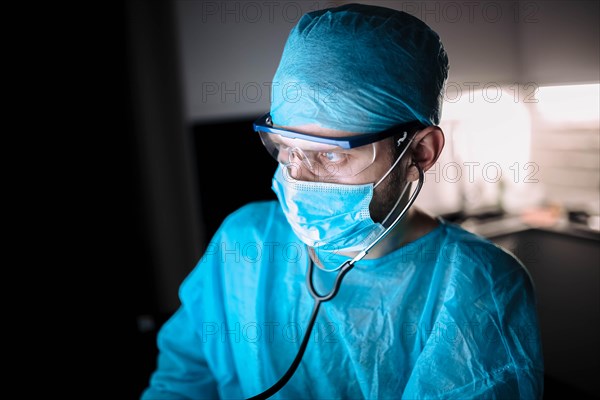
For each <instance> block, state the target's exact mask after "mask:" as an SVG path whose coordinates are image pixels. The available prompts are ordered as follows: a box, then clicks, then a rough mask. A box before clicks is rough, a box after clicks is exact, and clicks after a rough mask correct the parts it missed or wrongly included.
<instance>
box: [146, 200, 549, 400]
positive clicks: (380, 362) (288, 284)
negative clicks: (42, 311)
mask: <svg viewBox="0 0 600 400" xmlns="http://www.w3.org/2000/svg"><path fill="white" fill-rule="evenodd" d="M321 257H323V258H325V256H323V255H321ZM327 257H328V258H330V259H329V260H327V261H331V262H333V263H336V262H338V261H339V262H341V261H343V260H344V259H345V258H344V257H343V256H341V255H337V254H329V255H327ZM307 260H308V258H307V252H306V248H305V246H304V245H303V244H302V243H301V242H300V241H299V240H298V239H297V238H296V237H295V236H294V234H293V232H292V230H291V229H290V227H289V225H288V223H287V221H286V219H285V217H284V215H283V213H282V212H281V210H280V206H279V204H278V203H276V202H274V201H270V202H257V203H251V204H249V205H247V206H244V207H242V208H240V209H239V210H237V211H236V212H234V213H232V214H231V215H230V216H229V217H228V218H227V219H226V220H225V221H224V222H223V224H222V225H221V227H220V228H219V230H218V231H217V233H216V234H215V235H214V237H213V238H212V240H211V242H210V244H209V245H208V247H207V249H206V251H205V254H204V256H203V257H202V259H201V260H200V261H199V263H198V264H197V266H196V267H195V269H194V270H193V271H192V272H191V273H190V275H189V276H188V277H187V278H186V279H185V281H184V282H183V284H182V285H181V288H180V299H181V307H180V308H179V310H178V311H177V312H176V313H175V314H174V315H173V316H172V317H171V318H170V319H169V320H168V321H167V322H166V323H165V324H164V325H163V326H162V328H161V330H160V332H159V334H158V339H157V340H158V348H159V351H160V353H159V356H158V364H157V368H156V370H155V372H154V373H153V375H152V376H151V378H150V385H149V386H148V388H147V389H146V390H145V391H144V393H143V394H142V399H144V400H149V399H201V398H211V399H216V398H224V399H242V398H247V397H251V396H253V395H256V394H258V393H260V392H262V391H264V390H265V389H267V388H268V387H270V386H271V385H272V384H273V383H275V382H276V381H277V379H279V378H280V377H281V376H282V375H283V373H284V372H285V371H286V370H287V369H288V367H289V365H290V363H291V362H292V360H293V359H294V356H295V355H296V352H297V350H298V347H299V345H300V342H301V339H302V335H303V333H304V329H305V327H306V324H307V322H308V320H309V317H310V313H311V310H312V307H313V303H314V301H313V299H312V297H311V296H310V295H309V292H308V291H307V288H306V284H305V276H306V269H307V262H308V261H307ZM317 271H318V273H315V283H316V286H317V289H320V290H321V291H325V290H326V289H327V288H328V287H330V285H331V283H332V279H333V276H334V275H335V274H334V273H326V272H322V271H320V270H317ZM542 391H543V362H542V351H541V343H540V334H539V326H538V320H537V315H536V305H535V295H534V290H533V286H532V282H531V280H530V277H529V275H528V273H527V271H526V270H525V268H524V267H523V265H522V264H521V263H520V262H519V261H517V259H516V258H515V257H514V256H513V255H511V254H510V253H508V252H506V251H504V250H502V249H501V248H499V247H497V246H495V245H494V244H492V243H490V242H489V241H487V240H485V239H483V238H480V237H478V236H475V235H473V234H471V233H469V232H467V231H465V230H463V229H462V228H460V227H458V226H456V225H453V224H450V223H448V222H446V221H444V220H442V219H440V224H439V225H438V227H436V228H435V229H434V230H432V231H430V232H429V233H427V234H426V235H424V236H422V237H420V238H419V239H417V240H416V241H414V242H411V243H409V244H407V245H405V246H403V247H401V248H399V249H397V250H395V251H393V252H392V253H390V254H387V255H385V256H384V257H381V258H378V259H368V260H362V261H360V262H358V263H357V264H356V266H355V267H354V269H352V270H351V271H350V272H349V273H348V274H347V275H346V277H345V278H344V281H343V283H342V286H341V289H340V291H339V293H338V295H337V297H336V298H334V299H333V300H332V301H330V302H328V303H324V304H323V305H322V306H321V310H320V311H319V315H318V318H317V321H316V323H315V327H314V329H313V332H312V333H311V338H310V341H309V343H308V347H307V349H306V354H305V355H304V358H303V360H302V362H301V364H300V366H299V368H298V370H297V371H296V373H295V374H294V376H293V377H292V378H291V380H290V381H289V382H288V383H287V385H285V387H283V389H281V391H280V392H278V393H277V394H276V395H274V396H273V398H279V399H400V398H402V399H441V398H443V399H470V398H486V399H487V398H490V399H491V398H494V399H536V398H541V397H542Z"/></svg>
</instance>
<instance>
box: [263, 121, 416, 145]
mask: <svg viewBox="0 0 600 400" xmlns="http://www.w3.org/2000/svg"><path fill="white" fill-rule="evenodd" d="M253 126H254V130H255V131H256V132H266V133H272V134H276V135H281V136H283V137H286V138H290V139H302V140H308V141H311V142H316V143H323V144H329V145H334V146H339V147H341V148H342V149H354V148H356V147H360V146H364V145H367V144H371V143H375V142H378V141H380V140H383V139H386V138H388V137H391V136H394V135H400V134H406V135H407V136H408V135H409V134H412V133H413V132H415V131H417V130H420V129H423V128H424V127H425V125H423V124H422V123H421V122H419V121H410V122H407V123H404V124H399V125H395V126H392V127H391V128H389V129H386V130H384V131H381V132H374V133H362V134H359V135H356V136H344V137H339V138H332V137H325V136H318V135H309V134H307V133H300V132H295V131H290V130H287V129H282V128H274V127H273V121H272V119H271V114H270V113H266V114H265V115H263V116H262V117H260V118H258V119H257V120H256V121H254V124H253ZM405 138H406V136H405ZM403 139H404V138H403Z"/></svg>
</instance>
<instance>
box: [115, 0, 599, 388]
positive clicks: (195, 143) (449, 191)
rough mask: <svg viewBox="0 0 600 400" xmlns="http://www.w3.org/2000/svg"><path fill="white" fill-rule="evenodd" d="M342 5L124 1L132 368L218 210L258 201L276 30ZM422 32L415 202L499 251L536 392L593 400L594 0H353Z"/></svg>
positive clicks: (146, 368) (262, 190) (277, 51)
mask: <svg viewBox="0 0 600 400" xmlns="http://www.w3.org/2000/svg"><path fill="white" fill-rule="evenodd" d="M344 3H347V2H343V1H323V2H321V1H276V2H266V1H265V2H262V1H257V2H254V1H234V0H227V1H194V0H171V1H162V2H149V1H142V0H126V1H124V2H123V10H122V12H123V18H122V19H121V20H120V21H121V22H120V23H121V24H122V26H120V30H119V32H121V33H122V36H123V42H124V44H125V46H126V51H125V55H126V59H125V60H123V81H124V84H125V86H126V90H127V95H128V107H129V108H128V112H129V115H130V119H129V121H128V122H129V123H128V124H127V126H128V128H129V129H128V134H129V137H127V138H125V141H126V142H127V143H130V144H131V159H132V165H133V172H132V173H133V176H135V178H136V179H135V182H134V185H133V186H134V187H133V188H132V191H133V193H134V197H133V199H132V206H131V208H132V215H133V218H134V222H135V224H136V228H137V229H136V230H135V238H132V239H133V240H132V242H131V245H132V247H133V249H132V250H133V251H134V253H135V254H138V258H137V259H136V260H135V261H134V262H133V263H132V264H133V265H127V268H125V270H126V272H125V273H126V274H130V277H131V278H132V279H131V281H134V282H136V283H137V286H136V287H132V288H131V298H130V299H128V301H131V302H132V306H131V321H130V324H129V325H128V327H127V329H128V331H127V332H128V334H131V336H132V337H133V338H134V339H135V340H134V349H135V352H134V354H135V357H136V359H137V365H139V370H137V371H135V373H134V374H133V376H132V378H131V380H132V381H131V387H130V388H129V390H130V392H129V394H131V396H132V397H134V398H135V397H136V396H137V395H138V394H139V392H140V391H141V390H142V388H143V387H144V386H145V384H146V383H147V380H148V377H149V374H150V372H151V371H152V370H153V368H154V362H155V356H156V348H155V335H156V332H157V330H158V329H159V328H160V326H161V325H162V323H163V322H164V321H165V320H166V318H168V316H169V315H170V314H171V313H172V312H173V311H174V310H175V309H176V308H177V306H178V304H179V300H178V297H177V290H178V287H179V284H180V283H181V281H182V280H183V279H184V277H185V276H186V275H187V273H189V271H191V269H192V268H193V267H194V266H195V264H196V263H197V261H198V260H199V257H200V256H201V254H202V252H203V251H204V249H205V248H206V245H207V243H208V240H210V238H211V237H212V235H213V234H214V232H215V231H216V229H217V228H218V226H219V224H220V223H221V221H222V220H223V218H224V217H225V216H226V215H228V214H229V213H230V212H232V211H234V210H235V209H236V208H238V207H240V206H242V205H243V204H245V203H247V202H249V201H255V200H269V199H275V196H274V194H273V193H272V191H271V189H270V187H271V177H272V174H273V172H274V169H275V165H274V162H273V161H272V159H271V158H270V157H269V155H268V154H267V153H266V151H265V150H264V149H263V148H262V144H261V143H260V140H259V138H258V136H257V135H256V134H255V133H254V132H253V131H252V125H251V124H252V122H253V120H254V119H255V118H256V117H258V116H259V115H261V114H262V113H264V112H265V111H267V110H268V109H269V97H270V91H271V90H272V89H273V90H277V85H276V83H274V82H271V80H272V77H273V74H274V72H275V69H276V67H277V64H278V62H279V57H280V55H281V51H282V49H283V45H284V43H285V40H286V38H287V34H288V32H289V30H290V29H291V28H292V27H293V26H294V24H295V23H296V22H297V21H298V19H299V18H300V16H301V15H302V14H304V13H305V12H308V11H312V10H315V9H321V8H327V7H331V6H335V5H341V4H344ZM368 3H370V4H376V5H382V6H387V7H391V8H396V9H399V10H403V11H406V12H408V13H411V14H413V15H415V16H416V17H418V18H420V19H422V20H423V21H425V22H426V23H427V24H429V25H430V26H431V27H432V28H433V29H434V30H435V31H436V32H438V34H439V35H440V37H441V39H442V41H443V43H444V45H445V48H446V50H447V52H448V55H449V60H450V75H449V78H448V83H447V87H446V94H445V103H444V109H443V114H442V122H441V124H440V125H441V127H442V128H443V130H444V132H445V133H446V137H447V142H446V148H445V149H444V152H443V154H442V157H441V159H440V160H439V161H438V163H437V164H436V166H435V167H434V168H432V169H431V170H430V171H428V172H427V174H426V184H425V186H424V189H423V191H422V193H421V195H420V197H419V199H418V201H417V204H418V205H419V206H421V207H423V208H424V209H427V210H429V211H430V212H432V213H436V214H440V215H442V216H444V217H446V218H447V219H448V220H450V221H452V222H456V223H459V224H461V225H462V226H464V227H465V228H467V229H469V230H472V231H473V232H477V233H479V234H482V235H484V236H486V237H488V238H489V239H490V240H493V241H495V242H496V243H498V244H499V245H502V246H503V247H505V248H507V249H508V250H510V251H512V252H514V253H515V254H516V255H517V256H518V257H519V258H520V259H521V260H522V261H523V263H524V264H525V265H526V267H527V268H528V270H529V272H530V273H531V275H532V278H533V280H534V283H535V285H536V288H537V291H538V297H539V310H540V319H541V324H542V340H543V346H544V352H545V362H546V382H547V386H546V398H548V399H550V398H559V397H561V398H562V397H564V396H566V395H571V396H575V397H579V398H584V397H586V396H590V397H591V396H596V397H597V396H598V395H599V394H600V391H599V389H598V386H597V385H596V384H595V378H596V377H597V376H598V375H600V369H599V361H598V360H599V357H598V353H599V346H598V337H600V331H599V325H600V323H599V318H600V304H599V303H600V301H599V296H600V295H599V283H600V275H599V268H600V267H599V265H600V250H599V248H600V246H599V243H600V236H599V227H598V225H599V219H600V216H599V215H600V195H599V190H600V156H599V152H600V127H599V124H600V121H599V119H600V117H599V109H600V105H599V97H600V93H599V92H600V86H599V82H600V76H599V74H600V72H599V71H600V62H599V58H600V56H599V49H600V43H599V37H600V33H599V22H598V21H599V20H600V18H599V17H600V15H599V2H596V1H587V0H575V1H567V0H564V1H510V0H507V1H472V2H471V1H470V2H446V1H406V2H404V1H370V2H368Z"/></svg>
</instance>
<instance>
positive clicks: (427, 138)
mask: <svg viewBox="0 0 600 400" xmlns="http://www.w3.org/2000/svg"><path fill="white" fill-rule="evenodd" d="M445 141H446V140H445V138H444V132H443V131H442V129H441V128H440V127H439V126H434V125H430V126H428V127H426V128H425V129H423V130H421V131H419V132H417V133H416V135H415V138H414V139H413V142H412V144H411V146H410V147H411V150H410V152H411V156H412V161H413V162H414V163H417V164H419V165H420V166H421V168H423V171H427V170H428V169H429V168H431V167H432V166H433V165H434V164H435V162H436V161H437V159H438V157H439V156H440V153H441V152H442V149H443V148H444V143H445ZM406 179H407V180H408V181H409V182H412V181H416V180H417V179H419V171H418V170H417V168H416V167H415V166H414V165H413V166H411V167H409V168H408V171H407V176H406Z"/></svg>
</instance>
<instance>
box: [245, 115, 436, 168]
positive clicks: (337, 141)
mask: <svg viewBox="0 0 600 400" xmlns="http://www.w3.org/2000/svg"><path fill="white" fill-rule="evenodd" d="M423 127H424V125H423V124H422V123H420V122H419V121H411V122H408V123H404V124H400V125H396V126H393V127H391V128H389V129H386V130H384V131H381V132H375V133H364V134H358V135H354V136H344V137H337V138H335V137H325V136H318V135H309V134H306V133H300V132H294V131H290V130H287V129H281V128H274V127H273V121H272V120H271V115H270V114H269V113H267V114H265V115H263V116H262V117H260V118H258V119H257V120H256V121H255V122H254V130H255V131H256V132H258V134H259V135H260V138H261V140H262V142H263V144H264V145H265V147H266V148H267V151H268V152H269V154H271V156H272V157H273V158H274V159H275V160H277V161H278V162H280V163H296V164H299V163H301V165H302V166H303V167H306V168H308V170H309V171H310V172H311V173H312V174H314V175H315V176H317V177H331V176H340V177H351V176H354V175H357V174H359V173H361V172H362V171H364V170H365V169H366V168H367V167H369V166H370V165H371V164H372V163H373V162H374V161H375V158H376V156H377V152H376V148H375V143H376V142H378V141H381V140H383V139H386V138H389V137H392V136H395V135H397V136H398V139H397V140H396V145H397V146H398V147H401V146H402V145H404V144H406V143H408V142H409V140H407V139H409V138H410V137H411V136H412V135H413V134H414V133H415V132H416V131H418V130H420V129H422V128H423Z"/></svg>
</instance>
